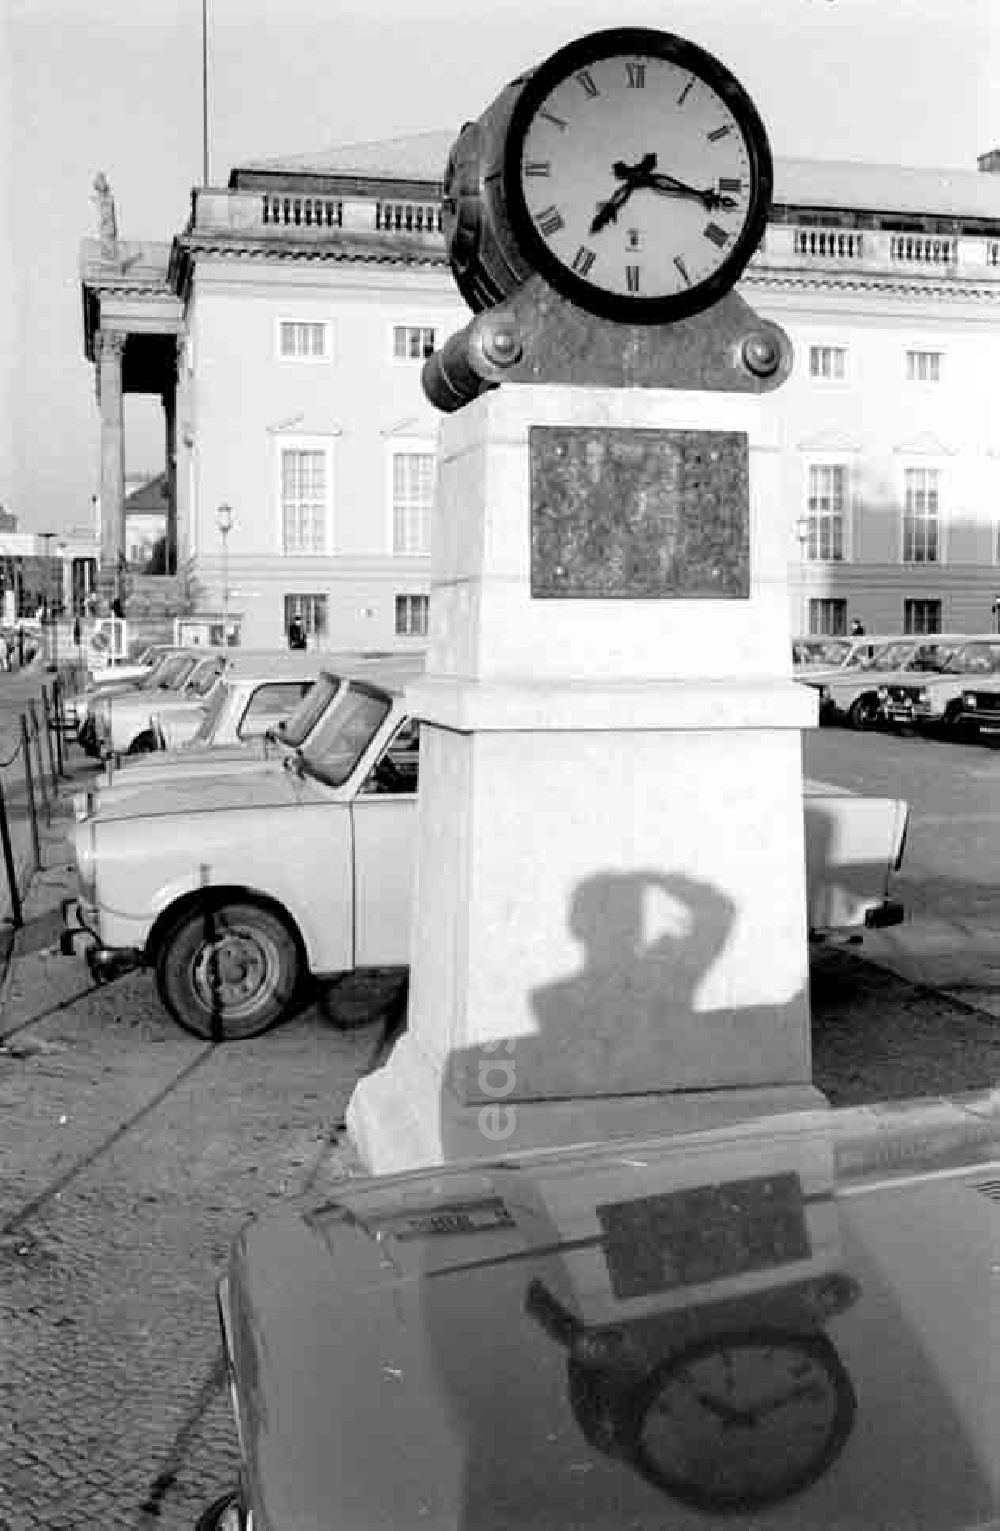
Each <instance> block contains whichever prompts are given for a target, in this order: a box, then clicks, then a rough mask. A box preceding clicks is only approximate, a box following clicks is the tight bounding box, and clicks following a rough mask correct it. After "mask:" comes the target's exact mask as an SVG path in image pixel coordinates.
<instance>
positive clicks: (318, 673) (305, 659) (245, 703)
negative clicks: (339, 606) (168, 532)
mask: <svg viewBox="0 0 1000 1531" xmlns="http://www.w3.org/2000/svg"><path fill="white" fill-rule="evenodd" d="M388 658H391V655H388V654H385V653H381V652H379V653H374V652H373V653H358V654H356V655H334V654H330V653H317V652H315V651H306V652H295V651H287V650H286V651H285V652H284V653H282V654H280V655H275V654H271V655H270V656H269V657H268V659H267V660H257V661H253V660H252V659H251V658H250V656H249V655H248V651H246V650H241V651H240V657H239V658H237V659H234V661H233V663H232V665H231V666H230V667H229V668H228V669H227V670H226V671H225V673H224V675H223V676H222V679H221V682H220V684H219V686H218V687H213V689H212V692H211V693H210V695H209V696H208V697H207V698H206V701H205V706H204V710H203V711H202V714H201V721H200V722H199V724H198V728H197V730H196V732H195V734H194V736H193V737H192V738H191V739H189V740H188V741H187V742H186V743H183V744H179V745H177V746H176V747H175V746H173V745H171V744H170V741H169V740H168V739H167V738H166V736H165V732H166V731H165V728H164V726H163V725H166V724H167V722H168V720H167V717H166V716H165V715H162V714H161V715H160V718H159V722H160V727H159V728H158V735H159V739H160V744H161V745H162V746H165V747H161V748H159V749H155V750H153V751H150V752H148V753H141V754H136V755H127V756H125V757H124V759H122V761H121V762H120V764H119V763H117V762H116V761H114V760H109V761H108V763H107V767H106V773H105V775H104V776H103V777H102V778H101V779H100V780H99V782H98V783H97V784H96V785H95V786H93V787H90V788H88V789H87V791H85V792H76V793H74V795H73V807H74V810H75V813H76V817H77V818H82V817H85V816H86V815H88V814H90V813H93V812H94V810H95V808H96V806H97V804H98V802H99V803H100V806H101V808H102V809H105V808H110V807H111V806H112V805H113V804H117V803H120V802H122V801H123V800H124V799H125V798H126V797H128V796H130V795H132V794H133V793H134V792H136V791H137V790H138V789H139V788H140V787H143V788H144V787H146V786H147V785H149V784H150V783H153V784H154V785H155V784H159V785H166V784H167V783H168V782H170V781H171V779H172V778H174V777H180V778H181V779H182V780H184V781H192V780H194V779H195V777H198V776H218V775H221V776H230V775H232V774H233V773H234V772H240V771H258V770H280V769H281V767H282V765H283V763H284V761H285V760H286V759H287V757H288V756H289V755H292V754H294V753H295V751H296V750H297V749H300V748H301V747H302V746H303V745H304V744H305V742H306V740H307V739H308V737H309V735H310V734H311V733H312V731H313V729H314V728H316V727H317V725H318V723H319V721H320V719H321V718H322V717H323V715H324V713H325V712H326V710H327V707H328V706H329V704H330V702H331V701H332V700H333V697H334V696H335V695H336V692H337V689H338V687H339V686H340V685H342V684H344V681H343V677H342V674H341V667H342V666H346V665H350V667H351V668H357V666H359V665H362V664H366V663H374V662H375V661H376V660H384V659H388ZM332 664H336V665H337V666H338V670H337V673H334V672H333V671H332V670H331V669H330V668H329V667H330V666H331V665H332ZM184 725H185V727H187V726H189V719H188V718H186V717H185V718H184ZM175 727H176V725H175V724H173V723H171V724H170V732H171V733H174V732H175Z"/></svg>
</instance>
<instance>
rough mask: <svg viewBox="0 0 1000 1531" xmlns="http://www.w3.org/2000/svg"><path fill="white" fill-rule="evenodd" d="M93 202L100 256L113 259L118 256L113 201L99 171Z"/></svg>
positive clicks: (105, 178)
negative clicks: (99, 242)
mask: <svg viewBox="0 0 1000 1531" xmlns="http://www.w3.org/2000/svg"><path fill="white" fill-rule="evenodd" d="M94 201H95V202H96V203H97V231H98V233H99V235H100V238H101V254H102V256H107V257H109V258H111V259H114V258H115V257H116V256H117V254H118V219H117V217H116V215H115V199H114V197H113V195H112V192H111V187H110V185H109V184H108V178H107V176H106V175H105V174H104V171H103V170H99V171H98V172H97V174H96V175H95V177H94Z"/></svg>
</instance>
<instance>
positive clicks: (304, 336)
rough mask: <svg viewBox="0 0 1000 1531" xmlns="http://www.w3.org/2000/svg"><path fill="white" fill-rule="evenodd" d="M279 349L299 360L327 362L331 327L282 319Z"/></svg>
mask: <svg viewBox="0 0 1000 1531" xmlns="http://www.w3.org/2000/svg"><path fill="white" fill-rule="evenodd" d="M278 349H279V352H280V354H281V355H282V356H286V357H294V358H296V359H297V360H302V359H304V358H305V359H310V360H314V361H315V360H320V361H322V360H325V358H326V357H327V356H328V355H329V354H330V341H329V326H328V325H326V324H314V323H308V322H306V321H304V320H299V319H282V320H281V322H280V323H279V325H278Z"/></svg>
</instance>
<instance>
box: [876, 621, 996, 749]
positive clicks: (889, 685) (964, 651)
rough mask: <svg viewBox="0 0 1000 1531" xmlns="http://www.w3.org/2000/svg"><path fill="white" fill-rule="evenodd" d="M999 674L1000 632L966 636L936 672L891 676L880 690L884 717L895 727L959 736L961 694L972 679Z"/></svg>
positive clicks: (961, 714)
mask: <svg viewBox="0 0 1000 1531" xmlns="http://www.w3.org/2000/svg"><path fill="white" fill-rule="evenodd" d="M998 675H1000V635H998V634H996V633H990V634H987V635H985V636H983V637H975V638H966V639H965V640H964V641H963V642H962V643H959V644H953V645H952V646H951V647H950V648H949V649H948V651H947V653H946V654H945V656H944V659H943V661H942V663H941V664H939V665H938V666H936V668H935V673H934V674H931V675H925V676H923V677H922V678H920V679H918V678H917V677H916V676H906V677H905V678H904V677H900V676H892V677H890V678H889V679H888V680H887V682H886V684H885V685H884V686H883V687H882V689H881V690H880V692H879V707H880V709H881V715H882V718H883V720H884V721H885V722H886V723H887V724H889V725H890V726H893V727H896V728H919V729H922V730H924V731H925V732H926V733H934V734H938V735H939V736H941V737H943V738H949V739H959V738H961V737H962V734H963V732H964V723H963V703H962V694H963V692H964V691H966V690H967V689H968V685H969V682H970V680H976V681H983V680H987V679H989V678H990V677H992V676H998Z"/></svg>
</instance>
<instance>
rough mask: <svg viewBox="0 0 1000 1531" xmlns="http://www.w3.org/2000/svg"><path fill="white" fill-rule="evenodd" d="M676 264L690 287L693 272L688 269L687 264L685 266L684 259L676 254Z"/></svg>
mask: <svg viewBox="0 0 1000 1531" xmlns="http://www.w3.org/2000/svg"><path fill="white" fill-rule="evenodd" d="M674 265H675V266H676V267H677V270H678V271H679V272H680V274H681V277H682V278H683V280H684V281H685V282H686V283H687V285H688V286H689V287H690V286H691V273H690V272H689V271H688V268H687V266H685V264H684V262H683V260H682V259H681V257H680V256H679V255H675V256H674Z"/></svg>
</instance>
